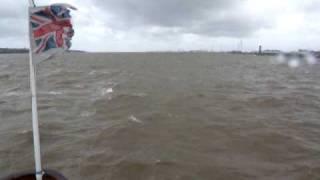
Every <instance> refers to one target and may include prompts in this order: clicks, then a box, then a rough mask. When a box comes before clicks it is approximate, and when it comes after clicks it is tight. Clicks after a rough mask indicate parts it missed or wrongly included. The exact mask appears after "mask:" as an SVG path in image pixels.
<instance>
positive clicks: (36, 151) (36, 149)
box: [28, 0, 43, 180]
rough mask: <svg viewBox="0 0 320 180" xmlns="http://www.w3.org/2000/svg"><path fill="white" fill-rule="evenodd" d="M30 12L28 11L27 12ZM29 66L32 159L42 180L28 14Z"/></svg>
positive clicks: (34, 71)
mask: <svg viewBox="0 0 320 180" xmlns="http://www.w3.org/2000/svg"><path fill="white" fill-rule="evenodd" d="M29 7H35V4H34V1H33V0H29ZM29 13H30V12H29ZM28 17H29V21H28V24H29V41H30V48H29V66H30V90H31V95H32V129H33V145H34V159H35V168H36V179H37V180H42V176H43V171H42V167H41V152H40V135H39V121H38V106H37V86H36V68H35V66H34V64H33V59H32V43H31V42H32V37H31V27H30V14H29V16H28Z"/></svg>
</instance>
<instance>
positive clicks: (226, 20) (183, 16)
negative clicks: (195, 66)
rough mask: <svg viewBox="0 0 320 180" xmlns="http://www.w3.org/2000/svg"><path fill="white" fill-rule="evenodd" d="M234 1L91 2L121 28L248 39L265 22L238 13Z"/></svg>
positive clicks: (238, 2)
mask: <svg viewBox="0 0 320 180" xmlns="http://www.w3.org/2000/svg"><path fill="white" fill-rule="evenodd" d="M241 2H242V3H243V2H245V1H238V0H199V1H198V0H106V1H102V0H95V3H96V4H97V5H98V7H100V8H102V9H104V11H105V12H107V13H110V14H111V15H113V16H114V18H115V20H116V23H117V24H120V25H121V26H122V28H136V27H141V26H142V27H143V26H159V27H169V28H170V27H171V28H179V29H180V30H181V32H183V33H195V34H200V35H208V36H233V37H238V36H249V35H251V34H252V33H254V32H255V31H256V30H259V29H260V28H263V27H267V23H266V21H263V20H259V19H255V18H254V17H251V16H249V15H245V13H244V12H238V13H235V11H237V10H238V9H237V7H238V6H239V5H241Z"/></svg>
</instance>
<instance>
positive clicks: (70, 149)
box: [0, 53, 320, 180]
mask: <svg viewBox="0 0 320 180" xmlns="http://www.w3.org/2000/svg"><path fill="white" fill-rule="evenodd" d="M38 70H39V72H38V93H39V113H40V128H41V129H40V131H41V145H42V155H43V166H44V167H45V168H49V169H55V170H59V171H61V172H62V173H63V174H64V175H65V176H67V177H68V178H69V179H71V180H82V179H84V180H103V179H112V180H213V179H216V180H233V179H234V180H243V179H249V180H251V179H252V180H256V179H262V180H269V179H270V180H274V179H281V180H317V179H320V112H319V110H320V81H319V79H320V71H319V70H320V65H314V66H307V65H302V66H301V67H298V68H296V69H291V68H289V67H288V66H285V65H275V64H272V63H271V61H270V57H256V56H244V55H243V56H241V55H226V54H209V53H193V54H191V53H184V54H183V53H180V54H178V53H167V54H165V53H149V54H139V53H136V54H79V53H78V54H66V55H64V56H59V57H57V58H56V59H54V60H51V61H48V62H44V63H42V64H40V66H39V67H38ZM28 73H29V72H28V57H27V55H0V82H1V86H0V123H1V125H0V137H1V138H0V171H1V175H6V174H9V173H13V172H17V171H23V170H28V169H32V168H33V149H32V147H33V146H32V131H31V127H32V125H31V106H30V105H31V100H30V93H29V89H28V88H29V81H28Z"/></svg>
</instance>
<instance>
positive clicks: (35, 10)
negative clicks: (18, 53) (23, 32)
mask: <svg viewBox="0 0 320 180" xmlns="http://www.w3.org/2000/svg"><path fill="white" fill-rule="evenodd" d="M69 9H75V8H73V7H72V6H70V5H67V4H54V5H50V6H41V7H32V8H30V33H31V48H32V52H33V53H34V54H42V53H46V54H49V55H52V54H54V53H55V52H57V51H61V50H68V49H69V48H70V47H71V39H72V37H73V35H74V30H73V28H72V23H71V16H70V10H69Z"/></svg>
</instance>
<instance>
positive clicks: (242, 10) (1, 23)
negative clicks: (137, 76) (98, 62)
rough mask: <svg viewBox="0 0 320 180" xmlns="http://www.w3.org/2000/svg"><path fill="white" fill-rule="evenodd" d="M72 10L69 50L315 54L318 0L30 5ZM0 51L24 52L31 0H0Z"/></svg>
mask: <svg viewBox="0 0 320 180" xmlns="http://www.w3.org/2000/svg"><path fill="white" fill-rule="evenodd" d="M35 1H36V4H37V5H47V4H50V3H58V2H65V3H69V4H72V5H74V6H76V7H77V8H78V11H73V12H72V15H73V17H74V19H73V23H74V28H75V32H76V34H75V37H74V39H73V47H72V49H79V50H87V51H157V50H159V51H166V50H171V51H180V50H196V49H199V50H215V51H220V50H240V49H241V50H256V49H258V45H259V44H261V45H263V47H264V49H280V50H286V51H290V50H296V49H299V48H303V49H314V50H320V21H319V19H320V0H60V1H58V0H57V1H54V0H35ZM1 3H2V4H3V5H2V6H1V7H0V15H1V19H0V47H28V38H27V37H28V36H27V6H28V0H1Z"/></svg>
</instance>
